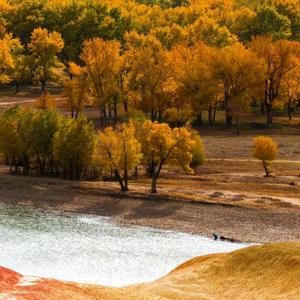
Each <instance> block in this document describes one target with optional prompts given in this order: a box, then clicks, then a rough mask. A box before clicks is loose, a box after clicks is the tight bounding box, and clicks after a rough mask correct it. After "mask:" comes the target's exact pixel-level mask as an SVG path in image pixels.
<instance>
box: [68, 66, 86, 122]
mask: <svg viewBox="0 0 300 300" xmlns="http://www.w3.org/2000/svg"><path fill="white" fill-rule="evenodd" d="M69 69H70V74H71V75H72V76H71V79H70V80H68V81H65V83H64V92H63V95H64V96H65V97H66V100H65V106H66V108H67V110H68V111H69V112H70V113H71V117H72V118H74V119H77V118H78V116H79V115H80V114H81V112H82V111H83V108H84V105H85V104H86V103H88V74H87V72H86V70H85V68H84V67H80V66H78V65H76V64H75V63H72V62H71V63H70V64H69Z"/></svg>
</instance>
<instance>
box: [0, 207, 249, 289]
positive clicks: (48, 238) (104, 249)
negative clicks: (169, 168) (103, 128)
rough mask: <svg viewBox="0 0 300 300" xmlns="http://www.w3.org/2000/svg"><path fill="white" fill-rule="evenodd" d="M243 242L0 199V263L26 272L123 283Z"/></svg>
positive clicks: (146, 278) (141, 279)
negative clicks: (23, 204) (121, 223)
mask: <svg viewBox="0 0 300 300" xmlns="http://www.w3.org/2000/svg"><path fill="white" fill-rule="evenodd" d="M245 246H247V244H235V243H227V242H221V241H217V242H216V241H213V240H212V239H209V238H206V237H202V236H199V235H192V234H186V233H181V232H175V231H168V230H160V229H153V228H150V227H142V226H124V225H120V224H118V223H117V222H115V221H114V220H113V219H112V218H109V217H102V216H96V215H87V214H72V213H60V212H57V211H52V210H41V209H35V208H31V207H26V206H13V205H7V204H2V203H0V265H1V266H4V267H8V268H11V269H13V270H15V271H17V272H20V273H22V274H25V275H32V276H40V277H49V278H56V279H61V280H68V281H76V282H82V283H95V284H101V285H110V286H123V285H128V284H133V283H138V282H144V281H150V280H154V279H157V278H159V277H161V276H163V275H165V274H166V273H168V272H169V271H171V270H172V269H173V268H174V267H176V266H177V265H178V264H180V263H182V262H184V261H186V260H188V259H190V258H192V257H195V256H198V255H205V254H209V253H219V252H228V251H232V250H235V249H239V248H242V247H245Z"/></svg>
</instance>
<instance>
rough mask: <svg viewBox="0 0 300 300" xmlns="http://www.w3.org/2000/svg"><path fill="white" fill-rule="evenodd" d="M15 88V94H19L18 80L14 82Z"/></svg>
mask: <svg viewBox="0 0 300 300" xmlns="http://www.w3.org/2000/svg"><path fill="white" fill-rule="evenodd" d="M15 86H16V94H19V93H20V84H19V82H18V80H15Z"/></svg>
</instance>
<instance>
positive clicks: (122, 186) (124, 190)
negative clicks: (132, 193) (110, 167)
mask: <svg viewBox="0 0 300 300" xmlns="http://www.w3.org/2000/svg"><path fill="white" fill-rule="evenodd" d="M115 176H116V179H117V180H118V182H119V184H120V187H121V192H127V191H128V187H126V186H125V184H124V183H123V180H122V178H121V176H120V174H119V172H118V170H115Z"/></svg>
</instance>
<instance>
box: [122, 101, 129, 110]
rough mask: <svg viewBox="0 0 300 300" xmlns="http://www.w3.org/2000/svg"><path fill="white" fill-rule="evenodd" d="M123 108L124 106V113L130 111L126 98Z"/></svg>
mask: <svg viewBox="0 0 300 300" xmlns="http://www.w3.org/2000/svg"><path fill="white" fill-rule="evenodd" d="M123 108H124V113H128V104H127V101H126V100H123Z"/></svg>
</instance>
